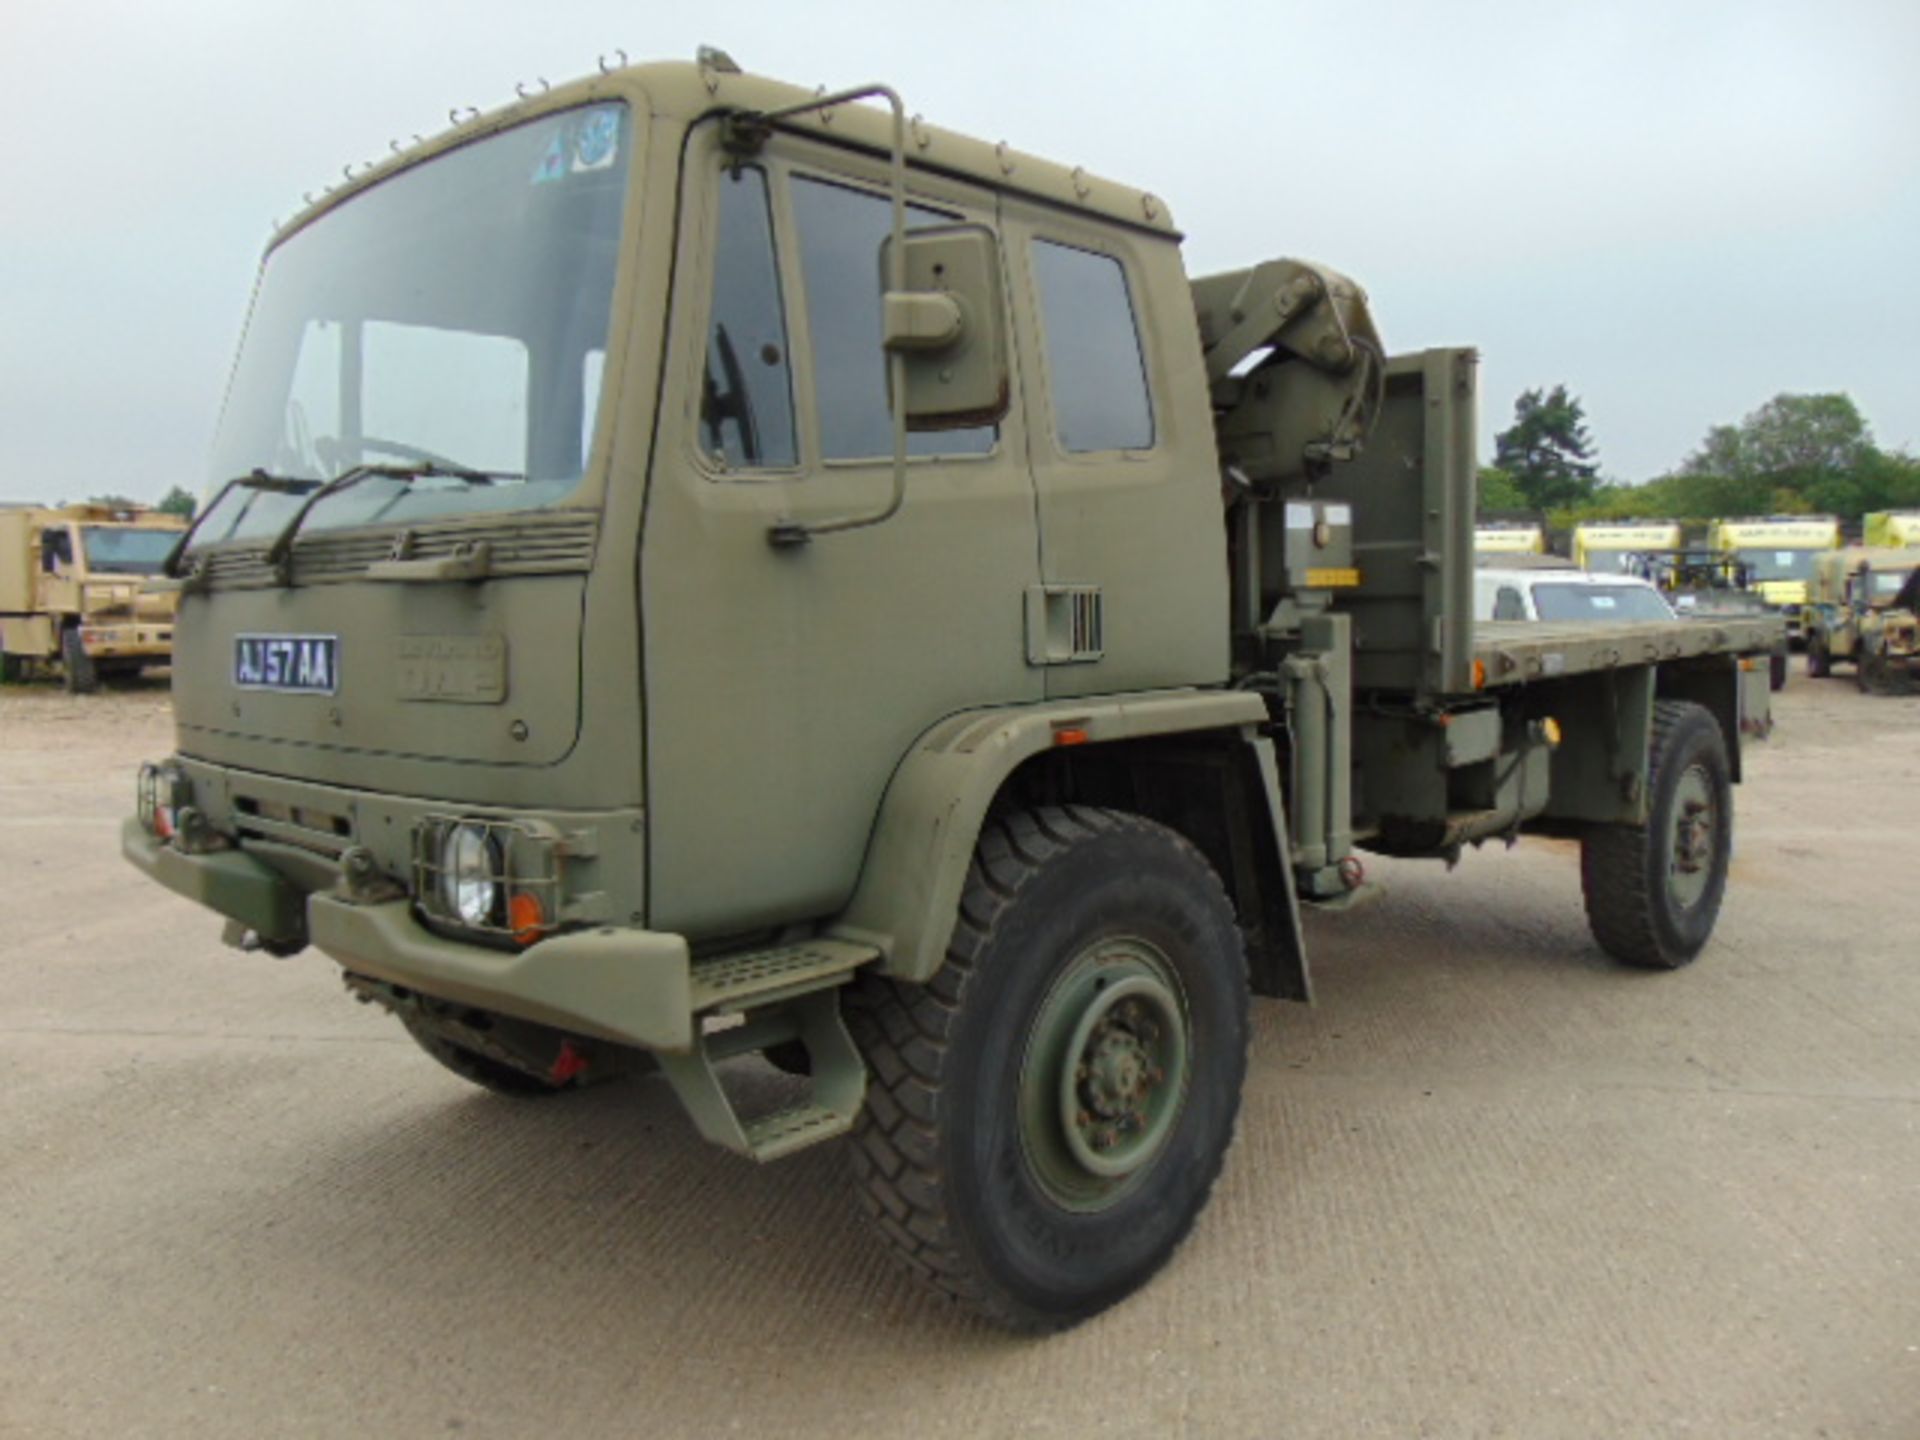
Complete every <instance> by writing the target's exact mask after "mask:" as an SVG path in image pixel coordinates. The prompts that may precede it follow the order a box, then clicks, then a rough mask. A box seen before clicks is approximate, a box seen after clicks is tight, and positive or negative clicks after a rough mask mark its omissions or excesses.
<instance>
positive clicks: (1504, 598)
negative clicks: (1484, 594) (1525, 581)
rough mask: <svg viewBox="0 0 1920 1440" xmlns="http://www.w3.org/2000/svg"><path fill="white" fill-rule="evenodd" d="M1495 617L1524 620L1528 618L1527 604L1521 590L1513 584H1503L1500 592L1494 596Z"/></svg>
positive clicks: (1497, 618)
mask: <svg viewBox="0 0 1920 1440" xmlns="http://www.w3.org/2000/svg"><path fill="white" fill-rule="evenodd" d="M1493 618H1494V619H1496V620H1524V619H1526V618H1527V607H1526V604H1525V603H1524V602H1523V601H1522V600H1521V599H1520V592H1519V591H1518V590H1516V589H1514V588H1513V587H1512V586H1511V585H1502V586H1501V587H1500V593H1499V594H1498V595H1496V596H1495V597H1494V601H1493Z"/></svg>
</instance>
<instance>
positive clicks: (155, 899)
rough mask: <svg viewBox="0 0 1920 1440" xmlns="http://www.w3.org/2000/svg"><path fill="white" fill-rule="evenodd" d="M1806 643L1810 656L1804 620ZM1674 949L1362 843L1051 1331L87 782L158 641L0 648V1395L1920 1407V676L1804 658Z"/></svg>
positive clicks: (1789, 1424)
mask: <svg viewBox="0 0 1920 1440" xmlns="http://www.w3.org/2000/svg"><path fill="white" fill-rule="evenodd" d="M1796 664H1797V662H1796ZM1777 706H1778V714H1779V716H1780V727H1779V730H1778V732H1777V735H1776V738H1775V740H1774V742H1773V743H1772V744H1770V745H1768V746H1765V747H1759V748H1758V749H1756V750H1755V751H1753V752H1751V758H1750V761H1749V773H1748V784H1746V785H1745V786H1744V787H1742V789H1741V790H1740V791H1739V792H1738V804H1739V807H1740V831H1739V834H1738V839H1737V852H1736V859H1735V864H1734V870H1733V880H1732V884H1731V888H1730V892H1729V896H1728V901H1727V907H1726V910H1725V912H1724V913H1723V915H1722V918H1721V924H1720V930H1719V933H1718V935H1717V937H1716V939H1715V941H1714V944H1713V945H1712V947H1711V948H1710V949H1709V950H1708V952H1707V953H1706V954H1705V955H1704V956H1703V957H1702V959H1701V960H1700V962H1699V963H1698V964H1696V965H1695V966H1693V967H1692V968H1690V969H1688V970H1685V971H1682V972H1679V973H1677V974H1673V975H1644V974H1635V973H1626V972H1624V971H1621V970H1619V969H1617V968H1615V967H1613V966H1612V965H1611V964H1609V963H1608V962H1607V961H1606V960H1605V958H1604V957H1603V956H1601V955H1600V953H1599V952H1598V951H1597V950H1596V949H1595V948H1594V947H1593V945H1592V944H1591V942H1590V941H1589V939H1588V937H1587V934H1586V929H1585V924H1584V921H1583V919H1582V916H1581V911H1580V898H1579V879H1578V874H1577V867H1576V863H1575V855H1574V852H1573V848H1572V847H1571V846H1569V845H1565V844H1560V843H1555V842H1546V841H1527V842H1524V843H1522V844H1521V845H1520V846H1519V847H1518V848H1517V849H1515V850H1513V851H1512V852H1510V853H1506V852H1501V851H1500V850H1499V849H1498V848H1497V847H1496V848H1493V849H1490V850H1488V851H1487V852H1485V853H1474V854H1471V855H1469V856H1468V857H1467V858H1466V860H1465V861H1464V862H1463V863H1462V864H1461V865H1460V867H1459V868H1458V870H1457V871H1456V872H1455V873H1453V874H1451V875H1449V874H1446V873H1444V872H1443V871H1442V870H1441V868H1440V867H1438V866H1430V865H1416V864H1387V863H1381V864H1378V865H1376V866H1375V867H1374V868H1375V874H1376V876H1377V877H1378V878H1381V879H1384V880H1385V881H1386V882H1387V884H1388V887H1389V894H1388V895H1387V897H1386V898H1385V899H1384V900H1382V901H1381V902H1380V903H1378V904H1375V905H1373V906H1370V907H1367V908H1365V909H1363V910H1360V911H1357V912H1355V913H1353V914H1351V915H1348V916H1345V917H1333V918H1325V919H1321V918H1316V919H1315V920H1314V921H1313V923H1312V930H1311V935H1310V943H1311V945H1312V948H1313V953H1314V961H1315V971H1316V981H1317V985H1318V1000H1319V1003H1318V1005H1317V1006H1316V1007H1315V1008H1314V1009H1311V1010H1307V1009H1303V1008H1301V1007H1298V1006H1289V1005H1283V1004H1280V1003H1277V1002H1270V1001H1260V1002H1256V1010H1255V1013H1256V1021H1257V1023H1256V1029H1255V1036H1254V1045H1253V1057H1252V1066H1251V1073H1250V1076H1249V1087H1248V1093H1247V1102H1246V1108H1245V1110H1244V1112H1243V1118H1242V1121H1241V1127H1240V1135H1239V1139H1238V1141H1237V1143H1236V1146H1235V1149H1234V1151H1233V1153H1232V1155H1231V1157H1230V1158H1229V1160H1228V1165H1227V1172H1226V1175H1225V1178H1224V1180H1223V1181H1222V1183H1221V1186H1220V1187H1219V1189H1218V1190H1217V1191H1216V1192H1215V1196H1214V1199H1213V1203H1212V1205H1211V1206H1210V1208H1209V1210H1208V1212H1207V1213H1206V1214H1205V1215H1204V1216H1203V1217H1202V1220H1201V1223H1200V1225H1199V1227H1198V1228H1197V1230H1196V1232H1195V1235H1194V1237H1193V1239H1192V1240H1191V1241H1190V1242H1189V1243H1188V1244H1187V1245H1186V1246H1185V1248H1184V1249H1183V1250H1182V1251H1181V1252H1180V1254H1179V1255H1178V1256H1177V1257H1176V1259H1175V1260H1174V1262H1173V1264H1172V1265H1171V1266H1170V1267H1169V1268H1168V1269H1167V1270H1166V1271H1165V1272H1164V1273H1163V1274H1162V1275H1161V1276H1160V1277H1159V1278H1158V1279H1157V1280H1156V1281H1155V1282H1154V1283H1153V1284H1152V1285H1151V1286H1149V1287H1148V1288H1147V1289H1146V1290H1145V1291H1144V1292H1142V1293H1141V1294H1140V1295H1138V1296H1136V1297H1135V1298H1134V1299H1132V1300H1131V1301H1129V1302H1128V1303H1126V1304H1124V1305H1122V1306H1121V1307H1119V1308H1118V1309H1116V1310H1114V1311H1111V1312H1109V1313H1108V1314H1106V1315H1104V1316H1101V1317H1099V1318H1098V1319H1096V1320H1094V1321H1092V1322H1091V1323H1089V1324H1087V1325H1085V1326H1082V1327H1081V1328H1080V1329H1078V1330H1075V1331H1073V1332H1070V1333H1069V1334H1066V1335H1064V1336H1060V1337H1057V1338H1054V1339H1051V1340H1047V1341H1042V1342H1033V1341H1019V1340H1013V1339H1009V1338H1007V1337H1005V1336H1002V1335H1000V1334H997V1333H995V1332H993V1331H992V1330H989V1329H987V1328H985V1327H983V1326H981V1325H978V1324H976V1323H974V1322H972V1321H970V1320H968V1319H967V1318H965V1317H964V1316H962V1315H960V1314H958V1313H956V1312H953V1311H951V1310H949V1309H946V1308H943V1307H942V1306H940V1305H938V1304H936V1303H934V1302H932V1301H930V1300H928V1299H926V1298H924V1297H923V1296H922V1295H921V1294H920V1292H919V1291H918V1290H916V1289H915V1288H913V1287H912V1286H911V1285H909V1284H908V1283H906V1282H905V1281H904V1280H903V1279H902V1278H901V1277H900V1276H898V1275H897V1274H896V1273H895V1271H894V1269H893V1267H892V1265H891V1263H890V1262H889V1260H888V1259H887V1257H886V1256H885V1255H884V1254H882V1252H881V1251H880V1249H879V1248H878V1246H877V1245H876V1244H875V1243H873V1242H872V1240H871V1239H870V1237H869V1236H868V1235H867V1233H866V1231H865V1229H864V1224H863V1222H862V1221H861V1219H860V1218H859V1216H858V1213H857V1208H856V1206H855V1203H854V1200H853V1197H852V1193H851V1189H850V1186H849V1185H848V1184H847V1181H846V1177H845V1174H844V1170H845V1157H844V1155H842V1154H841V1153H839V1151H838V1149H837V1148H836V1147H833V1146H827V1147H823V1148H820V1149H817V1150H814V1151H810V1152H807V1153H804V1154H802V1155H800V1156H798V1157H795V1158H793V1159H790V1160H787V1161H784V1162H781V1163H779V1164H777V1165H773V1166H769V1167H765V1168H756V1167H755V1166H753V1165H751V1164H749V1163H747V1162H744V1161H740V1160H736V1159H734V1158H732V1157H730V1156H727V1155H724V1154H721V1153H719V1152H717V1151H715V1150H712V1149H710V1148H708V1147H706V1146H704V1145H703V1144H701V1143H700V1142H699V1141H698V1140H697V1139H696V1138H695V1137H694V1136H693V1134H692V1131H691V1128H690V1127H689V1125H688V1124H687V1122H686V1121H685V1120H684V1119H683V1117H682V1116H681V1115H680V1114H679V1112H678V1110H677V1109H676V1107H675V1105H674V1103H673V1102H672V1100H671V1098H670V1096H669V1095H668V1094H667V1093H666V1091H665V1090H664V1089H663V1088H662V1087H661V1086H660V1085H659V1084H658V1082H655V1081H644V1082H638V1083H634V1084H631V1085H628V1086H615V1087H609V1088H607V1089H604V1090H599V1091H593V1092H587V1093H585V1094H581V1095H579V1096H573V1097H568V1098H567V1099H565V1100H563V1101H560V1102H558V1103H556V1104H554V1105H551V1106H544V1105H525V1104H515V1103H513V1102H511V1101H507V1100H502V1099H498V1098H495V1097H491V1096H488V1095H484V1094H481V1093H478V1092H475V1091H472V1090H470V1089H468V1088H465V1087H464V1086H463V1084H462V1082H460V1081H459V1080H457V1079H455V1078H453V1077H452V1076H450V1075H448V1074H446V1073H444V1072H442V1071H440V1070H439V1069H438V1068H437V1067H436V1066H434V1065H433V1064H432V1063H431V1062H430V1061H428V1060H427V1059H426V1058H425V1057H423V1056H421V1055H420V1054H418V1053H417V1052H416V1051H415V1049H414V1047H413V1046H412V1045H411V1044H410V1043H409V1042H408V1041H407V1040H406V1039H405V1038H404V1037H403V1036H402V1035H401V1033H400V1031H399V1029H398V1027H397V1026H396V1025H395V1024H394V1023H393V1022H392V1021H391V1020H389V1019H386V1018H384V1017H383V1016H381V1015H379V1014H376V1013H375V1012H373V1011H372V1010H370V1009H368V1008H365V1007H361V1006H358V1005H354V1004H352V1003H350V1002H349V1001H348V1000H347V998H346V997H345V995H344V994H343V992H342V991H341V988H340V984H339V979H338V976H337V973H336V971H335V968H334V966H333V965H332V964H331V962H329V961H326V960H324V959H322V958H320V957H318V956H316V955H314V954H312V953H309V954H307V955H305V956H301V957H299V958H297V959H294V960H291V961H284V962H282V961H274V960H270V959H266V958H264V957H261V956H241V955H238V954H235V953H232V952H229V951H226V950H224V949H223V948H222V947H221V945H220V943H219V938H218V931H219V926H218V924H217V923H216V922H215V921H214V920H212V919H211V918H210V917H209V916H207V915H206V914H204V913H202V912H200V911H198V910H196V909H195V908H194V907H193V906H191V905H189V904H188V903H186V902H185V901H182V900H179V899H176V898H174V897H173V896H171V895H169V894H167V893H165V892H163V891H161V890H159V889H158V888H156V887H154V886H152V885H150V884H148V883H147V882H145V881H144V880H142V879H141V878H140V877H139V876H138V875H137V874H136V873H135V872H134V871H133V870H131V869H130V868H129V867H127V866H126V865H125V864H124V863H123V862H122V861H121V860H120V859H119V856H118V853H117V846H116V839H117V837H116V828H117V826H118V824H119V821H120V818H121V817H122V815H124V814H125V813H126V812H127V810H128V808H129V806H130V804H131V800H132V769H133V766H134V765H135V763H136V762H137V761H138V760H140V759H141V758H144V757H149V756H157V755H161V754H164V753H165V752H166V750H167V749H168V748H169V721H168V715H167V703H166V694H165V691H164V689H163V688H156V687H148V688H135V689H122V690H118V691H116V692H113V693H109V694H105V695H101V696H97V697H92V698H87V699H71V698H68V697H66V696H64V695H62V694H59V693H58V692H57V691H54V690H51V689H46V688H41V687H30V688H13V689H7V690H0V913H3V914H4V915H5V917H6V921H7V926H6V932H5V935H6V938H5V940H4V942H0V1435H5V1436H9V1437H11V1436H32V1437H43V1436H51V1437H57V1436H114V1437H120V1436H136V1435H138V1436H145V1435H154V1436H170V1435H180V1436H189V1435H190V1436H196V1437H221V1436H235V1437H248V1440H254V1437H259V1436H262V1435H340V1436H360V1435H378V1436H420V1435H441V1434H448V1433H458V1434H462V1435H470V1436H522V1435H529V1434H546V1433H561V1434H565V1435H568V1436H573V1437H584V1436H598V1435H614V1434H635V1433H646V1434H656V1435H666V1436H678V1435H703V1436H704V1435H711V1434H717V1433H725V1432H729V1431H738V1432H750V1433H774V1434H777V1435H779V1436H781V1437H782V1440H788V1437H798V1436H807V1435H815V1434H832V1435H835V1436H841V1437H844V1436H848V1435H870V1434H881V1433H904V1434H912V1435H914V1436H915V1437H916V1440H919V1437H935V1436H945V1435H968V1436H973V1435H1002V1434H1039V1435H1061V1436H1084V1435H1088V1434H1091V1433H1094V1431H1095V1430H1096V1428H1097V1429H1098V1431H1099V1432H1100V1433H1101V1434H1102V1435H1104V1436H1106V1437H1110V1440H1112V1437H1123V1436H1128V1435H1152V1436H1162V1437H1179V1436H1222V1435H1224V1436H1248V1437H1254V1436H1261V1437H1265V1436H1278V1435H1285V1436H1289V1437H1317V1436H1326V1437H1340V1440H1349V1437H1359V1436H1392V1437H1408V1436H1445V1437H1452V1436H1511V1437H1525V1440H1533V1437H1555V1436H1569V1437H1572V1436H1579V1437H1591V1436H1629V1435H1631V1436H1668V1435H1691V1436H1703V1437H1715V1440H1718V1437H1745V1436H1776V1435H1777V1436H1793V1437H1808V1436H1831V1437H1867V1436H1880V1437H1888V1440H1913V1437H1915V1436H1920V962H1917V961H1916V958H1915V946H1914V941H1913V937H1914V935H1915V933H1916V932H1917V931H1920V884H1916V882H1917V881H1920V866H1917V864H1916V862H1920V843H1917V842H1916V838H1915V827H1916V819H1917V818H1920V807H1917V806H1916V804H1915V801H1916V797H1920V704H1916V702H1914V701H1912V700H1897V699H1880V698H1870V697H1866V696H1862V695H1859V694H1857V693H1856V692H1855V690H1854V688H1853V686H1852V684H1851V683H1850V681H1846V680H1839V681H1809V680H1807V679H1806V678H1805V677H1804V676H1803V675H1801V674H1798V673H1796V675H1795V678H1794V680H1793V683H1792V684H1791V685H1790V686H1789V688H1788V689H1787V691H1786V692H1785V693H1784V694H1782V695H1781V696H1779V697H1777Z"/></svg>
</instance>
